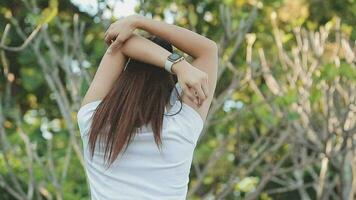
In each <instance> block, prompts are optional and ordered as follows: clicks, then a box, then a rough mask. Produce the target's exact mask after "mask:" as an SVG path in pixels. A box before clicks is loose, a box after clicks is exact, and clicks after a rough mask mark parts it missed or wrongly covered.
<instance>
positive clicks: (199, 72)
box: [82, 16, 217, 120]
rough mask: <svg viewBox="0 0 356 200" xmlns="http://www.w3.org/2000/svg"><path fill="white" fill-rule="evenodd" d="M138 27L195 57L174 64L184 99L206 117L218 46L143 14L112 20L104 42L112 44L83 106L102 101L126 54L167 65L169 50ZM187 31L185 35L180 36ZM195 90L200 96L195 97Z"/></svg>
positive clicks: (213, 83) (124, 60)
mask: <svg viewBox="0 0 356 200" xmlns="http://www.w3.org/2000/svg"><path fill="white" fill-rule="evenodd" d="M166 26H168V27H166ZM147 27H149V28H147ZM136 28H141V29H143V30H146V31H148V32H150V33H152V34H154V35H157V36H159V37H161V38H164V39H166V40H167V41H169V42H170V43H172V44H173V45H174V46H176V47H177V48H179V49H180V50H182V51H184V52H186V53H187V54H189V55H191V56H192V57H194V61H193V62H192V63H191V64H190V63H188V62H187V61H181V62H179V63H176V64H174V65H173V68H172V70H173V72H174V73H175V74H177V77H178V81H179V83H180V85H181V86H182V88H183V102H184V103H186V104H188V105H189V106H191V107H193V108H194V109H195V110H197V112H198V113H199V114H200V116H201V117H202V119H203V120H205V118H206V115H207V113H208V109H209V107H210V104H211V101H212V97H213V91H214V90H215V85H216V73H217V48H216V45H215V43H214V42H212V41H211V40H209V39H207V38H205V37H203V36H200V35H199V34H196V33H194V32H191V31H189V30H187V29H184V28H181V27H178V26H174V25H169V24H166V23H164V22H157V21H153V20H149V19H146V18H143V17H140V16H130V17H127V18H125V19H122V20H119V21H118V22H115V23H113V24H112V25H111V26H110V28H109V29H108V31H107V32H106V37H105V41H106V42H107V43H108V44H110V47H109V48H108V50H107V51H106V53H105V55H104V56H103V58H102V60H101V62H100V65H99V67H98V70H97V72H96V74H95V76H94V79H93V81H92V83H91V85H90V87H89V89H88V91H87V93H86V95H85V97H84V99H83V102H82V105H85V104H87V103H90V102H93V101H96V100H101V99H103V98H104V97H105V96H106V95H107V93H108V92H109V91H110V89H111V88H112V86H113V84H114V82H115V80H116V79H117V78H118V77H119V76H120V74H121V73H122V70H123V68H124V65H125V63H126V58H127V57H131V58H134V59H137V60H140V61H142V62H146V63H149V64H153V65H156V66H158V67H164V63H165V61H166V59H167V57H168V55H169V54H170V52H168V51H167V50H165V49H164V48H162V47H160V46H159V45H157V44H155V43H153V42H152V41H150V40H148V39H146V38H143V37H141V36H138V35H135V34H133V31H134V30H135V29H136ZM151 29H153V30H151ZM156 29H165V31H155V30H156ZM188 33H189V34H188ZM184 34H185V36H184V37H180V36H179V35H184ZM177 37H178V38H177ZM112 41H114V42H113V43H112ZM194 92H196V93H197V94H198V96H194Z"/></svg>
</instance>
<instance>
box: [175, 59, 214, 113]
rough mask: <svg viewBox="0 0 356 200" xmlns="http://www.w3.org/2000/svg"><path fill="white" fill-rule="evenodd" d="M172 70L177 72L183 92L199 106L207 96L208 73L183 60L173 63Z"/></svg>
mask: <svg viewBox="0 0 356 200" xmlns="http://www.w3.org/2000/svg"><path fill="white" fill-rule="evenodd" d="M172 71H173V72H174V73H175V74H177V78H178V82H179V84H180V86H181V88H182V90H183V94H184V95H186V96H187V97H188V98H189V99H190V100H191V101H192V102H194V103H195V104H196V105H197V106H198V107H200V106H201V105H202V103H203V102H204V101H205V100H206V99H207V97H208V93H209V91H208V88H209V87H208V75H207V74H206V73H205V72H203V71H201V70H199V69H198V68H196V67H194V66H192V65H191V64H189V63H188V62H187V61H185V60H183V61H180V62H178V63H176V64H174V65H173V67H172Z"/></svg>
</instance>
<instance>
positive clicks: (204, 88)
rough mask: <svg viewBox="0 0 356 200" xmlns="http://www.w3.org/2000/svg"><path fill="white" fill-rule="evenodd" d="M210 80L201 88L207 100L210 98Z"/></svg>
mask: <svg viewBox="0 0 356 200" xmlns="http://www.w3.org/2000/svg"><path fill="white" fill-rule="evenodd" d="M208 84H209V83H208V80H206V81H205V83H203V84H202V85H201V88H202V90H203V92H204V94H205V99H207V98H208V97H209V87H208Z"/></svg>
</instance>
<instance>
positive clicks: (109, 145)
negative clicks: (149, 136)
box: [88, 36, 177, 166]
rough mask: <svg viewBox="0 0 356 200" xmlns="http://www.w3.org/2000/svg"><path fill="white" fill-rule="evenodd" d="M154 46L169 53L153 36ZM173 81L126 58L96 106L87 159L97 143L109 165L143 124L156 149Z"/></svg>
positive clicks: (161, 71) (159, 70) (168, 46)
mask: <svg viewBox="0 0 356 200" xmlns="http://www.w3.org/2000/svg"><path fill="white" fill-rule="evenodd" d="M149 39H150V40H151V41H153V42H154V43H156V44H158V45H160V46H161V47H163V48H165V49H167V50H168V51H170V52H173V48H172V45H171V44H169V43H168V42H167V41H165V40H163V39H161V38H159V37H156V36H153V37H150V38H149ZM176 82H177V78H176V77H175V76H174V75H172V74H170V73H168V72H167V71H165V70H164V69H163V68H160V67H157V66H153V65H150V64H147V63H143V62H140V61H138V60H134V59H131V58H129V59H128V61H127V63H126V65H125V69H124V71H123V72H122V74H121V75H120V76H119V77H118V79H117V80H116V82H115V84H114V86H113V88H112V89H111V91H110V92H109V93H108V94H107V96H106V97H105V98H104V99H103V100H102V101H101V103H100V104H99V106H98V107H97V109H96V111H95V113H94V115H93V118H92V124H91V127H90V131H89V141H88V143H89V148H90V153H91V157H92V158H93V156H94V150H95V148H96V145H97V142H98V143H99V148H100V149H102V148H101V145H104V160H105V163H106V164H108V166H110V165H111V164H112V163H113V162H114V161H115V160H116V158H117V157H118V156H119V154H120V152H122V151H126V149H127V147H128V145H129V143H130V142H131V141H132V139H133V138H134V136H135V134H136V133H137V132H138V130H139V128H140V127H141V126H144V125H150V126H151V128H152V131H153V133H154V141H155V143H156V145H157V147H158V148H160V146H161V145H162V141H161V128H162V123H163V116H164V112H165V106H166V105H167V103H168V102H169V97H170V94H171V92H172V89H174V88H175V87H174V86H175V83H176Z"/></svg>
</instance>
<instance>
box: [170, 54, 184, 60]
mask: <svg viewBox="0 0 356 200" xmlns="http://www.w3.org/2000/svg"><path fill="white" fill-rule="evenodd" d="M180 57H181V56H180V55H179V54H176V53H172V54H171V55H169V57H168V58H169V59H170V60H172V61H176V60H178V59H179V58H180Z"/></svg>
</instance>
